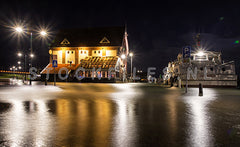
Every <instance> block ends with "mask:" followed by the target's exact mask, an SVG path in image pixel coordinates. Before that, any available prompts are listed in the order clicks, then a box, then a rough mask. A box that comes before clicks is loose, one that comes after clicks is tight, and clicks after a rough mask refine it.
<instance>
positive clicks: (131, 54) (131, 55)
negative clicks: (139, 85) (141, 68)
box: [129, 53, 133, 80]
mask: <svg viewBox="0 0 240 147" xmlns="http://www.w3.org/2000/svg"><path fill="white" fill-rule="evenodd" d="M129 56H130V57H131V80H132V78H133V77H132V76H133V73H132V57H133V53H130V54H129Z"/></svg>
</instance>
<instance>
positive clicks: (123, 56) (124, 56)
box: [121, 54, 126, 82]
mask: <svg viewBox="0 0 240 147" xmlns="http://www.w3.org/2000/svg"><path fill="white" fill-rule="evenodd" d="M121 58H122V60H123V63H124V60H125V58H126V55H125V54H122V55H121ZM125 68H126V67H125V64H123V68H122V69H123V82H124V81H125V77H126V75H125V71H126V70H125Z"/></svg>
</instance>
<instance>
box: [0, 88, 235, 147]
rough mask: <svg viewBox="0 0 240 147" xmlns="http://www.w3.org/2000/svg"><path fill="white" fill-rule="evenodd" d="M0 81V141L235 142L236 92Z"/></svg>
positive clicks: (119, 146)
mask: <svg viewBox="0 0 240 147" xmlns="http://www.w3.org/2000/svg"><path fill="white" fill-rule="evenodd" d="M58 85H59V86H58V87H53V86H43V85H33V86H23V85H22V86H5V87H4V86H1V87H0V146H11V147H15V146H16V147H19V146H41V147H42V146H43V147H45V146H46V147H49V146H65V147H68V146H69V147H70V146H71V147H74V146H78V147H79V146H80V147H81V146H96V147H101V146H104V147H107V146H114V147H134V146H196V147H198V146H201V147H207V146H240V90H237V89H211V88H205V89H204V91H203V92H204V96H202V97H199V96H198V89H196V88H192V89H191V88H190V89H189V92H188V93H187V94H184V89H178V88H165V89H164V88H160V87H158V86H149V85H144V84H93V83H92V84H90V83H89V84H81V83H70V84H69V83H59V84H58Z"/></svg>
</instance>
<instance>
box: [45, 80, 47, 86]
mask: <svg viewBox="0 0 240 147" xmlns="http://www.w3.org/2000/svg"><path fill="white" fill-rule="evenodd" d="M45 86H47V78H46V79H45Z"/></svg>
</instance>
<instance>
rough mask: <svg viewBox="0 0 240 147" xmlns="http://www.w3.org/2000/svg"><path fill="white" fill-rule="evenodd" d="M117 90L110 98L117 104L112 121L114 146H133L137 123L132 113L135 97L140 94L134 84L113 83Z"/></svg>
mask: <svg viewBox="0 0 240 147" xmlns="http://www.w3.org/2000/svg"><path fill="white" fill-rule="evenodd" d="M113 86H114V87H115V88H116V89H117V91H118V92H115V93H112V94H111V97H112V100H113V101H115V102H116V104H117V115H116V116H115V121H114V125H113V126H114V130H113V140H114V141H115V142H114V146H134V142H136V139H137V128H136V127H137V123H136V117H135V115H134V112H135V111H134V110H135V107H136V105H135V103H136V102H135V101H136V100H135V99H136V98H138V97H139V96H141V95H142V92H141V91H139V90H137V88H136V87H135V86H137V85H136V84H114V85H113Z"/></svg>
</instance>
